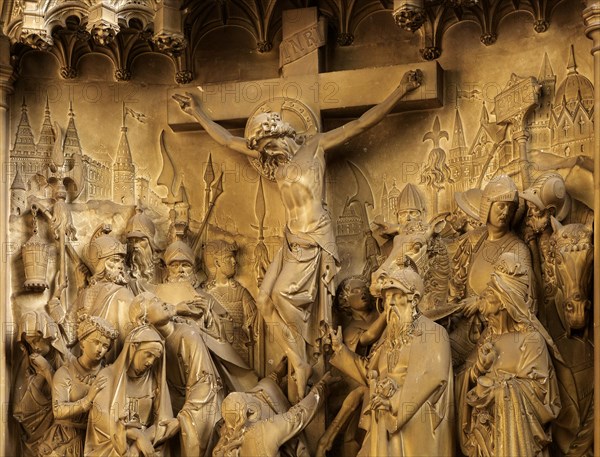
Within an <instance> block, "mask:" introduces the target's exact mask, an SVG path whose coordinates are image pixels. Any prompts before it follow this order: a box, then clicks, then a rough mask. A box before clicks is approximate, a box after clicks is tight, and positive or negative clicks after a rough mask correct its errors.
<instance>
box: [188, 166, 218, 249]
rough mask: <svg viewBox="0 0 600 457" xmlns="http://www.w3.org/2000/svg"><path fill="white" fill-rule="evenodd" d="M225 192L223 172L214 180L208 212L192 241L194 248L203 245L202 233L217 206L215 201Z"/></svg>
mask: <svg viewBox="0 0 600 457" xmlns="http://www.w3.org/2000/svg"><path fill="white" fill-rule="evenodd" d="M222 193H223V173H221V174H220V175H219V178H218V179H217V180H216V181H214V182H213V184H212V186H211V189H210V195H211V198H210V202H209V204H208V209H207V210H206V214H204V218H203V219H202V223H201V224H200V229H199V230H198V233H197V235H196V236H195V237H194V241H193V242H192V250H193V251H194V252H197V250H198V249H199V248H200V247H201V246H202V243H201V242H200V241H201V240H202V235H203V233H204V230H205V229H206V228H207V225H208V220H209V219H210V215H211V213H212V210H213V208H214V207H215V203H216V202H217V199H218V198H219V196H220V195H221V194H222Z"/></svg>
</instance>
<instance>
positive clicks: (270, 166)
mask: <svg viewBox="0 0 600 457" xmlns="http://www.w3.org/2000/svg"><path fill="white" fill-rule="evenodd" d="M290 160H292V155H291V154H290V153H289V152H287V151H285V152H284V151H282V152H279V153H276V154H267V153H266V152H261V153H260V162H261V164H262V165H263V168H264V169H265V171H266V173H267V174H268V176H271V177H273V178H275V171H276V170H277V167H279V165H281V164H284V163H288V162H289V161H290Z"/></svg>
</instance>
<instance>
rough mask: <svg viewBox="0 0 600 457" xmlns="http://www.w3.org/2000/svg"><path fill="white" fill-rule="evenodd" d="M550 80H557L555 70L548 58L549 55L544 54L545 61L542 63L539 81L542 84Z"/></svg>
mask: <svg viewBox="0 0 600 457" xmlns="http://www.w3.org/2000/svg"><path fill="white" fill-rule="evenodd" d="M548 80H556V75H555V74H554V70H553V69H552V65H551V64H550V58H549V57H548V53H547V52H544V60H543V61H542V66H541V67H540V74H539V75H538V81H539V82H542V81H548Z"/></svg>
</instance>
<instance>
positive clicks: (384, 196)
mask: <svg viewBox="0 0 600 457" xmlns="http://www.w3.org/2000/svg"><path fill="white" fill-rule="evenodd" d="M381 216H382V217H383V220H385V221H387V220H389V217H390V214H389V208H388V188H387V184H386V182H385V177H384V178H383V191H382V192H381Z"/></svg>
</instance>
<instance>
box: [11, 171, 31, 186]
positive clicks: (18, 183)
mask: <svg viewBox="0 0 600 457" xmlns="http://www.w3.org/2000/svg"><path fill="white" fill-rule="evenodd" d="M10 190H27V186H26V185H25V181H24V180H23V176H21V172H20V171H19V169H18V168H17V172H16V173H15V179H13V182H12V184H11V186H10Z"/></svg>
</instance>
